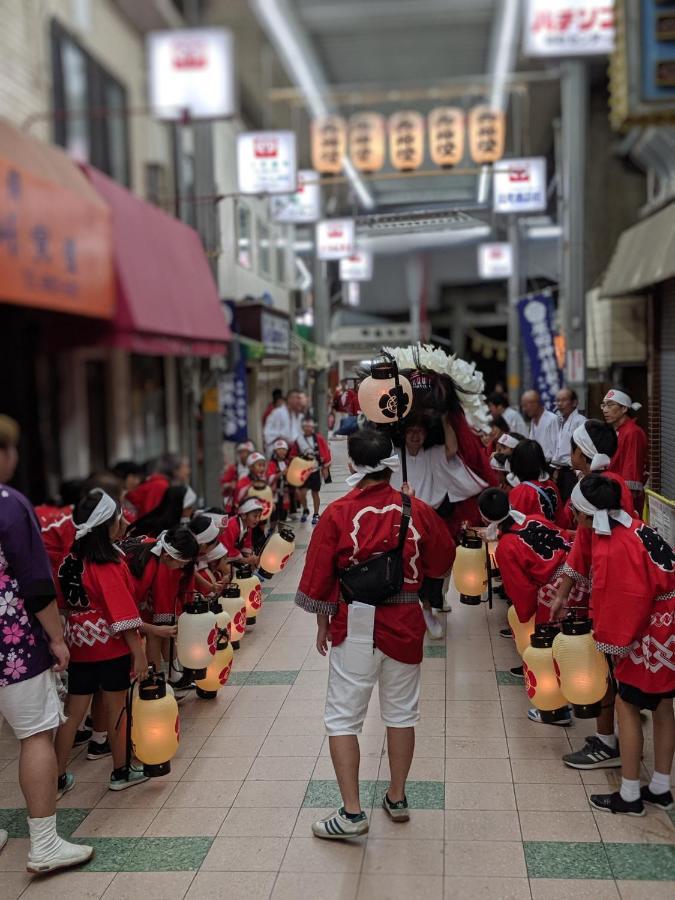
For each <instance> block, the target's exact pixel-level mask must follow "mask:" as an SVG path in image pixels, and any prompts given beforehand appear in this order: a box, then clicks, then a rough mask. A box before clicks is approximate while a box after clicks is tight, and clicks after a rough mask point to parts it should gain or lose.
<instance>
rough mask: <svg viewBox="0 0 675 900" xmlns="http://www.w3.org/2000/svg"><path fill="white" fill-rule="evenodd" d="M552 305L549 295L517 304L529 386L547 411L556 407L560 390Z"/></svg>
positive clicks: (526, 298)
mask: <svg viewBox="0 0 675 900" xmlns="http://www.w3.org/2000/svg"><path fill="white" fill-rule="evenodd" d="M554 312H555V304H554V302H553V296H552V295H551V294H550V293H549V292H548V291H546V292H542V293H541V294H532V295H530V296H528V297H524V298H523V299H522V300H520V301H519V303H518V316H519V318H520V333H521V336H522V339H523V343H524V345H525V350H526V351H527V356H528V359H529V361H530V366H531V369H532V382H533V383H532V387H533V388H534V389H536V390H537V391H539V393H540V395H541V399H542V402H543V403H544V406H546V408H547V409H554V408H555V395H556V393H557V392H558V391H559V390H560V388H561V387H562V383H563V379H562V372H561V371H560V368H559V367H558V360H557V358H556V355H555V344H554V342H553V338H554V334H555V332H554V329H553V314H554Z"/></svg>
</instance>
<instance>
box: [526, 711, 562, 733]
mask: <svg viewBox="0 0 675 900" xmlns="http://www.w3.org/2000/svg"><path fill="white" fill-rule="evenodd" d="M567 710H568V711H567V715H566V716H565V717H563V718H562V719H558V720H557V721H555V722H548V723H547V724H548V725H562V726H563V728H567V727H568V726H569V725H571V724H572V714H571V713H570V712H569V707H568V708H567ZM527 718H528V719H529V720H530V722H536V723H537V724H538V725H541V724H543V723H542V721H541V713H540V712H539V710H538V709H535V708H534V707H533V706H531V707H530V708H529V709H528V711H527Z"/></svg>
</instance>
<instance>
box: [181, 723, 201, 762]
mask: <svg viewBox="0 0 675 900" xmlns="http://www.w3.org/2000/svg"><path fill="white" fill-rule="evenodd" d="M188 721H189V720H188ZM195 721H199V720H198V719H197V720H195ZM206 740H207V738H205V737H204V735H203V734H192V735H188V736H187V737H183V735H181V738H180V744H179V745H178V750H177V751H176V756H175V757H174V758H175V759H189V758H191V757H194V756H196V755H197V754H198V753H199V751H200V750H201V748H202V746H203V745H204V741H206Z"/></svg>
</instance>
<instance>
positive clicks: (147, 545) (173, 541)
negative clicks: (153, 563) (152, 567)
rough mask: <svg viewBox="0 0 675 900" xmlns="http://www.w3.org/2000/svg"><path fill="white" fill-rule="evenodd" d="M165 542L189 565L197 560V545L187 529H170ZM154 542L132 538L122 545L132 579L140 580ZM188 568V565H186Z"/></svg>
mask: <svg viewBox="0 0 675 900" xmlns="http://www.w3.org/2000/svg"><path fill="white" fill-rule="evenodd" d="M166 542H167V543H168V544H170V545H171V546H172V547H173V548H174V549H175V550H177V551H178V553H180V555H181V556H182V557H183V559H187V560H189V561H190V562H191V563H194V561H195V560H196V559H197V554H198V553H199V544H198V543H197V540H196V538H195V536H194V534H193V533H192V532H191V531H190V529H189V528H185V527H181V528H172V529H170V530H169V531H167V533H166ZM156 543H157V542H156V541H139V540H138V539H136V538H132V539H131V540H130V541H128V542H123V543H122V549H123V550H124V553H125V555H126V559H127V565H128V566H129V571H130V572H131V574H132V575H133V576H134V578H142V577H143V572H145V568H146V566H147V565H148V562H149V561H150V557H151V555H152V549H153V547H154V546H155V544H156ZM188 568H189V565H188Z"/></svg>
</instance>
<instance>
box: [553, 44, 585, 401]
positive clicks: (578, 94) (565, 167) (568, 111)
mask: <svg viewBox="0 0 675 900" xmlns="http://www.w3.org/2000/svg"><path fill="white" fill-rule="evenodd" d="M588 93H589V87H588V68H587V66H586V63H585V62H582V61H579V60H573V61H570V62H566V63H564V64H563V72H562V79H561V107H562V141H561V144H562V181H563V208H562V226H563V247H562V272H561V274H562V279H561V291H560V305H561V321H562V329H563V333H564V335H565V340H566V348H567V360H566V363H567V364H566V373H565V374H566V378H565V380H566V383H567V385H568V387H571V388H573V389H574V390H575V391H576V392H577V394H578V395H579V406H580V408H581V409H585V408H586V396H587V391H586V283H585V277H584V228H585V221H584V202H585V183H584V175H585V171H586V138H587V125H588ZM573 359H574V360H575V365H574V366H573V367H572V366H570V362H571V361H572V360H573ZM570 376H572V377H570Z"/></svg>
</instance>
